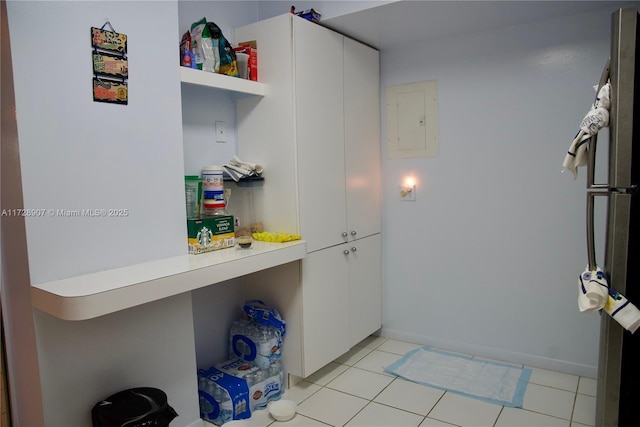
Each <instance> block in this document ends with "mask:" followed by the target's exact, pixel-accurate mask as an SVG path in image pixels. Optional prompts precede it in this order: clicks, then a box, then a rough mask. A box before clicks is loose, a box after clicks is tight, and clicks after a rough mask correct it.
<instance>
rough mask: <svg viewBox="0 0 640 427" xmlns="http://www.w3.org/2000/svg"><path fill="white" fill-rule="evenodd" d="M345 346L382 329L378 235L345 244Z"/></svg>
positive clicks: (351, 344)
mask: <svg viewBox="0 0 640 427" xmlns="http://www.w3.org/2000/svg"><path fill="white" fill-rule="evenodd" d="M347 247H348V248H349V252H350V253H349V256H348V258H349V345H350V346H353V345H355V344H357V343H359V342H360V341H362V340H363V339H365V338H366V337H368V336H369V335H371V334H372V333H373V332H375V331H377V330H378V329H380V327H381V326H382V272H381V268H380V256H381V253H380V250H381V249H380V234H375V235H373V236H369V237H366V238H364V239H359V240H356V241H354V242H349V243H348V245H347Z"/></svg>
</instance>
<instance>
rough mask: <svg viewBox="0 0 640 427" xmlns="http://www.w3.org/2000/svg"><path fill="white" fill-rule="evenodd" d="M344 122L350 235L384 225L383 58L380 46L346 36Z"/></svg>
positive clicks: (358, 235) (364, 233) (367, 232)
mask: <svg viewBox="0 0 640 427" xmlns="http://www.w3.org/2000/svg"><path fill="white" fill-rule="evenodd" d="M344 90H345V92H344V116H345V117H344V122H345V129H344V133H345V162H346V192H347V224H348V230H347V231H348V233H349V238H350V239H352V240H353V239H357V238H361V237H366V236H370V235H372V234H375V233H379V232H380V229H381V225H380V224H381V219H380V212H381V188H380V187H381V172H380V171H381V160H380V132H381V131H380V61H379V53H378V51H377V50H375V49H372V48H370V47H369V46H366V45H364V44H362V43H359V42H357V41H355V40H352V39H349V38H346V37H345V40H344Z"/></svg>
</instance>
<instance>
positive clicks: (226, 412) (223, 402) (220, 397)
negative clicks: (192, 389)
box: [213, 384, 233, 425]
mask: <svg viewBox="0 0 640 427" xmlns="http://www.w3.org/2000/svg"><path fill="white" fill-rule="evenodd" d="M214 387H215V390H214V396H213V398H214V399H215V401H216V402H217V403H218V407H219V408H220V413H219V414H218V417H217V418H216V419H215V420H214V423H216V424H218V425H222V424H224V423H226V422H228V421H231V420H232V419H233V402H231V398H230V397H229V393H227V391H226V390H225V389H223V388H222V387H220V386H218V385H217V384H214Z"/></svg>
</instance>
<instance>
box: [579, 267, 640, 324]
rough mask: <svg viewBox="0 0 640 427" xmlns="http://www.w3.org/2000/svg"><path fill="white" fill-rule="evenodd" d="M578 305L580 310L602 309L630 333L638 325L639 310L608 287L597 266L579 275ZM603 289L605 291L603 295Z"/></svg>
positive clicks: (639, 319) (604, 276)
mask: <svg viewBox="0 0 640 427" xmlns="http://www.w3.org/2000/svg"><path fill="white" fill-rule="evenodd" d="M578 287H579V292H578V307H579V308H580V311H581V312H587V313H588V312H591V311H598V310H604V311H605V312H606V313H607V314H608V315H609V316H611V317H612V318H613V319H614V320H615V321H616V322H618V323H619V324H620V326H622V327H623V328H625V329H626V330H627V331H629V332H631V333H632V334H633V333H634V332H635V331H636V330H637V329H638V327H640V310H638V308H637V307H636V306H635V305H633V304H632V303H631V301H629V300H628V299H627V298H625V296H624V295H622V294H621V293H620V292H618V291H616V290H615V289H612V288H611V287H609V282H608V281H607V277H606V275H605V274H604V272H603V271H602V270H600V268H599V267H597V268H596V269H595V270H593V271H590V270H589V268H588V267H587V269H586V270H585V271H584V272H583V273H582V274H581V275H580V280H579V283H578ZM603 290H604V291H605V292H606V294H605V296H604V297H603Z"/></svg>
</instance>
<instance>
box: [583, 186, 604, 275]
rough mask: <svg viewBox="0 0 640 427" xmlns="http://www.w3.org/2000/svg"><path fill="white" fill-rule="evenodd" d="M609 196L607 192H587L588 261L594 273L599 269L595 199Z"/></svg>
mask: <svg viewBox="0 0 640 427" xmlns="http://www.w3.org/2000/svg"><path fill="white" fill-rule="evenodd" d="M596 196H609V193H608V192H607V191H587V260H588V262H589V270H590V271H593V270H595V269H596V268H597V267H598V262H597V260H596V243H595V215H594V208H595V197H596Z"/></svg>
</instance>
